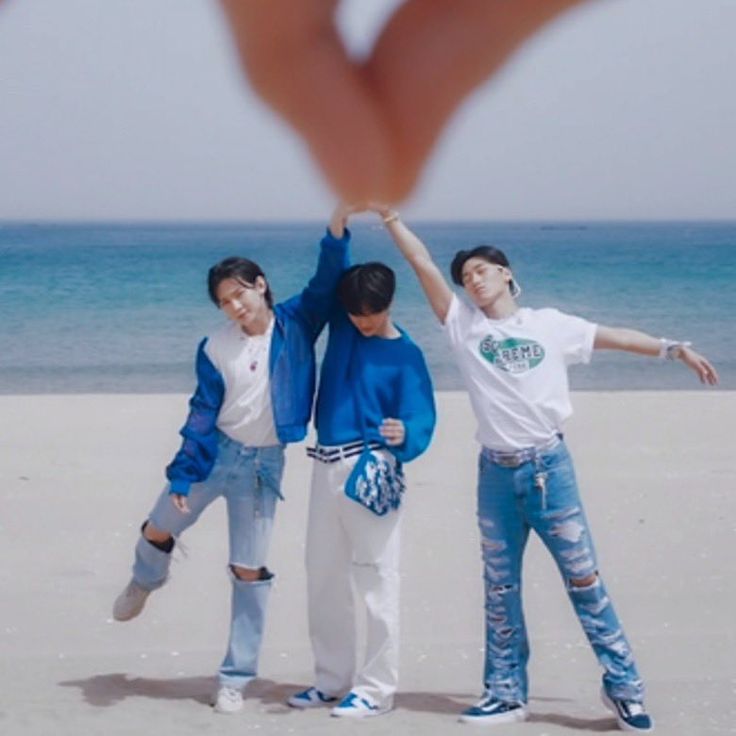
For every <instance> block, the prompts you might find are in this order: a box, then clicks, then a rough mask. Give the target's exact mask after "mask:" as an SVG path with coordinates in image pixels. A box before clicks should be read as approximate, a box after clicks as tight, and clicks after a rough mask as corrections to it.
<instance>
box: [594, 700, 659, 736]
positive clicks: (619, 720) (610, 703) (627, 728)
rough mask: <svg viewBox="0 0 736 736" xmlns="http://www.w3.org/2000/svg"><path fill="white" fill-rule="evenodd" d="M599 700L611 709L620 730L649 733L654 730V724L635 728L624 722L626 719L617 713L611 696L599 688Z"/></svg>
mask: <svg viewBox="0 0 736 736" xmlns="http://www.w3.org/2000/svg"><path fill="white" fill-rule="evenodd" d="M601 702H602V703H603V705H605V706H606V708H608V710H610V711H611V713H613V715H614V716H615V718H616V724H617V725H618V727H619V728H620V729H621V730H622V731H629V732H630V733H651V732H652V731H654V724H652V727H651V728H636V727H635V726H630V725H629V724H628V723H626V721H625V720H624V719H623V718H621V716H620V715H619V714H618V709H617V708H616V706H615V705H614V704H613V701H612V700H611V698H609V697H608V693H607V692H606V691H605V690H601Z"/></svg>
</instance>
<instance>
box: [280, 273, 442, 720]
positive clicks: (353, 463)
mask: <svg viewBox="0 0 736 736" xmlns="http://www.w3.org/2000/svg"><path fill="white" fill-rule="evenodd" d="M394 288H395V277H394V273H393V271H391V269H390V268H388V266H385V265H384V264H382V263H365V264H362V265H357V266H353V267H352V268H350V269H349V270H348V271H346V272H345V274H344V275H343V277H342V279H341V281H340V286H339V288H338V297H339V302H340V304H339V305H337V306H336V309H335V313H334V314H333V315H332V317H331V318H330V336H329V340H328V344H327V351H326V353H325V358H324V361H323V363H322V369H321V372H320V384H319V392H318V397H317V413H316V425H317V443H318V444H317V446H316V448H314V450H312V451H310V454H311V455H312V456H313V457H314V459H315V463H314V471H313V475H312V488H311V496H310V506H309V520H308V525H307V544H306V566H307V594H308V607H309V633H310V638H311V641H312V649H313V652H314V659H315V681H314V685H313V686H312V687H309V688H307V689H306V690H304V691H302V692H299V693H296V694H295V695H292V696H291V697H290V698H289V700H288V703H289V705H291V706H293V707H295V708H311V707H315V706H323V705H332V706H333V707H332V711H331V713H332V715H334V716H339V717H344V718H364V717H366V716H375V715H380V714H382V713H385V712H387V711H388V710H390V709H391V707H392V705H393V696H394V693H395V691H396V687H397V680H398V629H399V571H398V565H399V532H400V521H401V515H402V508H401V506H400V504H399V501H400V492H401V486H402V482H403V476H401V463H403V462H408V461H410V460H413V459H414V458H416V457H417V456H418V455H420V454H421V453H422V452H424V450H425V449H426V448H427V446H428V445H429V442H430V439H431V437H432V432H433V429H434V424H435V407H434V397H433V392H432V382H431V379H430V376H429V373H428V371H427V367H426V364H425V362H424V357H423V356H422V353H421V350H420V349H419V348H418V347H417V346H416V345H415V344H414V343H413V342H412V341H411V339H410V338H409V336H408V335H407V334H406V333H405V332H404V331H403V330H402V329H400V328H399V327H397V326H396V325H395V324H394V323H393V322H392V320H391V315H390V312H389V309H390V306H391V301H392V298H393V293H394ZM366 446H368V447H370V448H372V453H373V457H374V459H375V461H376V465H373V466H372V467H373V471H372V472H369V473H366V474H365V475H361V474H360V473H358V476H357V477H358V478H362V481H364V482H365V483H366V484H367V485H369V483H370V480H371V477H372V478H373V479H374V480H375V478H376V476H380V475H381V474H382V473H384V472H387V473H388V475H392V474H393V472H394V471H397V470H398V476H397V475H393V477H394V481H395V483H394V484H393V491H394V493H395V494H397V495H392V496H389V498H388V499H386V500H384V501H383V502H380V501H379V502H377V503H376V506H375V507H374V509H373V510H371V509H370V508H366V507H365V506H364V505H361V503H358V502H356V501H355V500H354V499H353V498H352V497H348V489H349V488H350V487H351V483H352V485H353V487H354V488H355V487H358V484H359V483H360V481H359V480H356V478H355V477H354V474H355V473H356V472H357V471H358V470H359V469H360V468H361V458H362V457H364V453H365V452H366V449H365V448H366ZM353 481H355V482H353ZM376 511H377V512H379V513H380V515H379V513H376ZM353 589H355V592H356V594H357V596H356V597H357V599H358V601H359V604H360V605H362V606H363V607H364V608H365V613H366V624H367V630H366V634H367V636H366V646H365V652H364V658H363V663H362V664H360V665H357V666H356V622H355V602H354V596H353Z"/></svg>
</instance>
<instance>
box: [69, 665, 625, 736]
mask: <svg viewBox="0 0 736 736" xmlns="http://www.w3.org/2000/svg"><path fill="white" fill-rule="evenodd" d="M59 685H60V686H61V687H77V688H79V689H80V690H81V691H82V695H83V697H84V699H85V701H86V702H87V703H89V704H90V705H93V706H95V707H97V708H106V707H109V706H111V705H115V704H116V703H119V702H121V701H123V700H125V699H126V698H131V697H144V698H153V699H156V700H193V701H195V702H197V703H202V704H203V705H211V702H212V695H213V694H214V692H215V689H216V681H215V678H213V677H177V678H175V679H168V680H163V679H160V680H158V679H153V678H148V677H131V676H130V675H126V674H123V673H113V674H109V675H94V676H93V677H88V678H86V679H83V680H66V681H63V682H60V683H59ZM303 687H304V684H303V683H302V684H299V683H288V682H274V681H273V680H265V679H260V678H259V679H256V680H254V681H253V682H251V683H250V684H249V685H248V687H247V689H246V691H245V695H246V697H247V698H249V699H253V700H258V701H259V702H261V703H262V704H263V705H266V706H271V707H269V708H268V712H269V713H272V714H276V713H285V714H286V713H294V712H295V711H294V709H293V708H289V706H287V705H286V699H287V698H288V697H289V695H292V694H293V693H294V692H296V691H297V690H301V689H303ZM473 699H474V694H471V693H463V694H452V695H444V694H441V693H428V692H400V693H398V694H397V695H396V708H400V709H402V710H408V711H415V712H418V713H437V714H442V715H457V714H459V713H460V711H462V710H463V709H464V708H467V706H468V703H469V702H471V701H472V700H473ZM558 700H559V698H532V701H533V702H537V703H539V702H552V701H554V702H556V701H558ZM529 721H530V722H532V723H546V724H552V725H557V726H562V727H564V728H570V729H575V730H580V731H588V732H591V731H593V732H604V731H610V730H615V728H616V726H615V722H614V721H613V720H612V719H611V718H610V717H608V718H596V719H584V718H576V717H572V716H565V715H561V714H559V713H539V712H534V711H532V713H530V715H529Z"/></svg>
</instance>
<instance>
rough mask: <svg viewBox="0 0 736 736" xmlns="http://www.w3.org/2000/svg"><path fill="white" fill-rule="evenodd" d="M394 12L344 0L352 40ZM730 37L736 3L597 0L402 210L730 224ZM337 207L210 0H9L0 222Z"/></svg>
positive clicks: (360, 39) (277, 214) (308, 214)
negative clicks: (252, 83) (251, 76)
mask: <svg viewBox="0 0 736 736" xmlns="http://www.w3.org/2000/svg"><path fill="white" fill-rule="evenodd" d="M243 1H244V2H247V1H250V0H243ZM294 1H295V2H302V1H309V0H294ZM394 5H396V2H395V0H351V1H350V2H345V3H344V7H343V11H342V16H341V23H342V25H343V27H344V30H345V33H346V35H347V37H348V39H349V43H350V44H351V47H352V48H354V49H356V50H360V49H365V48H367V47H368V45H369V44H370V42H371V39H372V37H373V34H374V33H375V32H376V31H377V29H378V28H379V26H380V23H381V21H382V19H383V18H384V17H385V14H386V13H387V12H388V10H390V8H391V7H393V6H394ZM735 39H736V1H734V0H704V2H700V3H695V2H692V0H595V1H592V2H590V3H589V4H588V5H587V6H583V7H582V8H581V9H579V10H577V11H574V12H573V13H571V14H569V15H568V16H566V17H565V18H564V19H563V20H561V21H559V22H557V23H556V24H554V25H553V26H550V27H549V28H548V29H547V30H546V31H544V32H543V33H542V34H540V35H539V36H537V37H536V38H535V39H534V40H533V41H531V42H530V43H529V44H527V46H526V47H524V48H523V50H522V51H521V52H519V53H518V54H517V55H516V56H515V57H514V59H513V60H512V61H511V62H510V63H509V64H508V65H507V67H506V68H505V69H504V70H503V72H502V73H501V74H500V75H499V76H498V77H496V78H495V79H494V80H492V81H491V82H490V83H488V84H486V85H485V86H484V87H483V88H482V89H480V90H479V91H478V92H477V93H476V94H475V96H474V97H473V98H472V100H470V101H469V102H468V103H467V104H466V105H465V106H464V107H463V108H462V110H461V111H460V113H459V114H458V115H457V116H456V118H455V119H454V121H453V123H452V125H451V126H450V128H449V129H448V130H447V132H446V134H445V136H444V138H443V140H442V142H441V145H440V147H439V149H438V151H437V152H436V154H435V156H434V157H433V160H432V162H431V164H430V166H429V167H428V169H427V171H426V173H425V175H424V177H423V179H422V182H421V185H420V187H419V188H418V190H417V192H416V193H415V195H414V197H413V198H412V200H411V202H410V203H409V204H408V205H407V206H406V207H405V209H406V211H407V213H408V214H409V215H410V216H412V217H414V218H422V219H445V220H446V219H455V218H463V219H467V218H472V219H527V218H530V219H600V218H603V219H673V218H675V219H690V218H692V219H726V218H728V219H733V218H736V94H735V93H734V90H735V88H736V83H735V81H734V80H735V79H736V41H735ZM331 206H332V196H331V195H330V193H329V191H328V190H327V189H326V188H325V186H324V184H323V182H322V180H321V178H320V176H319V174H318V173H317V171H316V169H315V167H314V166H313V164H312V163H311V161H310V159H309V157H308V155H307V154H306V152H305V150H304V147H303V146H302V144H301V142H300V141H299V140H298V139H297V138H296V137H295V136H294V135H293V134H292V133H291V131H290V129H288V128H287V127H286V126H284V125H283V124H282V123H281V122H280V121H279V120H277V119H276V118H275V117H274V116H273V115H271V113H270V112H269V111H268V110H267V109H266V108H265V107H264V106H263V105H262V104H261V103H260V102H259V101H258V100H257V98H255V96H254V95H252V94H251V93H250V92H249V90H248V89H247V87H246V85H245V83H244V82H243V81H242V78H241V77H240V74H239V70H238V69H237V67H236V63H235V57H234V53H233V50H232V47H231V44H230V39H229V37H228V36H227V35H226V32H225V28H224V24H223V20H222V18H221V16H220V13H219V10H218V7H217V4H216V2H215V0H4V2H0V220H1V219H21V220H55V219H59V220H69V219H72V220H104V219H115V220H128V219H132V220H151V219H153V220H173V221H179V220H251V219H288V220H291V219H322V218H323V217H324V216H325V214H326V212H327V211H328V210H329V208H330V207H331Z"/></svg>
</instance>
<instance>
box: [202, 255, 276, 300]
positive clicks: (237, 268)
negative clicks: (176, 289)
mask: <svg viewBox="0 0 736 736" xmlns="http://www.w3.org/2000/svg"><path fill="white" fill-rule="evenodd" d="M259 276H260V277H261V278H262V279H263V280H264V281H266V275H265V274H264V273H263V271H262V270H261V267H260V266H259V265H258V264H257V263H254V262H253V261H249V260H248V259H247V258H238V257H237V256H231V257H230V258H226V259H225V260H224V261H220V262H219V263H216V264H215V265H214V266H212V268H211V269H210V270H209V273H208V274H207V290H208V291H209V295H210V299H212V301H213V302H214V303H215V305H216V306H217V307H219V306H220V300H219V299H218V298H217V287H218V286H219V285H220V284H221V283H222V282H223V281H224V280H225V279H234V280H235V281H237V282H239V283H241V284H243V286H246V287H248V288H251V289H252V288H253V285H254V284H255V282H256V279H257V278H258V277H259ZM263 297H264V299H265V300H266V304H268V307H269V309H273V296H272V295H271V287H270V286H269V285H268V281H266V292H265V294H264V295H263Z"/></svg>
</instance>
